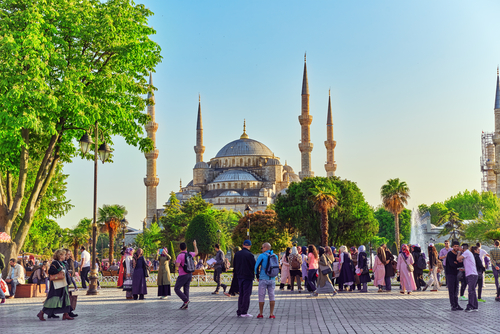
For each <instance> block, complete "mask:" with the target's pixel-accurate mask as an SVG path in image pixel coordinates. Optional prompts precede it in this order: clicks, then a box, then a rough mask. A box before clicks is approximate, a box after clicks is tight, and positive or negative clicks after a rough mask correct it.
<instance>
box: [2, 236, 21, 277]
mask: <svg viewBox="0 0 500 334" xmlns="http://www.w3.org/2000/svg"><path fill="white" fill-rule="evenodd" d="M0 253H2V254H3V255H4V256H5V268H4V269H3V271H2V277H4V278H5V277H6V276H7V274H8V273H9V260H10V259H16V261H17V253H18V248H17V245H16V243H14V242H0Z"/></svg>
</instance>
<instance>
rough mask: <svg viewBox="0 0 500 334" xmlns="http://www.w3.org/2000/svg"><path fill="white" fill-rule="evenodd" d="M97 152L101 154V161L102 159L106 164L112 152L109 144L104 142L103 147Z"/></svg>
mask: <svg viewBox="0 0 500 334" xmlns="http://www.w3.org/2000/svg"><path fill="white" fill-rule="evenodd" d="M97 152H98V153H99V159H101V161H102V163H104V162H105V161H106V160H108V158H109V155H110V153H111V152H112V151H111V149H110V148H109V146H108V144H106V142H104V143H102V144H101V146H99V150H98V151H97Z"/></svg>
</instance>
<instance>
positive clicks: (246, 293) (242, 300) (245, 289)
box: [236, 278, 253, 315]
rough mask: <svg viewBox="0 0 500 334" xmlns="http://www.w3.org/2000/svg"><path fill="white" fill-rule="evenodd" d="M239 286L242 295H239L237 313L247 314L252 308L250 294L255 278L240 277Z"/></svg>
mask: <svg viewBox="0 0 500 334" xmlns="http://www.w3.org/2000/svg"><path fill="white" fill-rule="evenodd" d="M238 287H239V289H240V295H239V296H238V310H237V311H236V314H237V315H242V314H247V313H248V309H249V308H250V295H251V294H252V287H253V280H251V279H246V278H238Z"/></svg>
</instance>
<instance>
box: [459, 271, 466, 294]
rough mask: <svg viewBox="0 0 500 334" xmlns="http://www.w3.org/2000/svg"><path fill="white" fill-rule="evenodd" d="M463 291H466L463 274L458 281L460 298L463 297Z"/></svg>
mask: <svg viewBox="0 0 500 334" xmlns="http://www.w3.org/2000/svg"><path fill="white" fill-rule="evenodd" d="M465 289H467V279H466V277H465V274H463V275H462V279H461V280H460V297H461V296H463V295H464V293H465Z"/></svg>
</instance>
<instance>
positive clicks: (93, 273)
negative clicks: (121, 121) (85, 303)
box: [80, 121, 111, 295]
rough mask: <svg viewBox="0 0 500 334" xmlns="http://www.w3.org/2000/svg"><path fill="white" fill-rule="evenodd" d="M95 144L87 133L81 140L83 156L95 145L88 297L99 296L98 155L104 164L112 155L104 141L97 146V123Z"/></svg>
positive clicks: (97, 125)
mask: <svg viewBox="0 0 500 334" xmlns="http://www.w3.org/2000/svg"><path fill="white" fill-rule="evenodd" d="M94 131H95V143H94V142H92V139H91V138H90V137H89V135H88V134H87V133H85V134H84V135H83V137H82V138H81V139H80V149H81V150H82V153H83V154H87V153H88V152H89V150H90V148H91V146H92V144H94V222H93V224H92V256H91V259H90V261H91V262H90V265H91V270H90V284H89V289H88V290H87V295H97V268H96V263H95V259H96V241H97V240H96V235H97V155H99V158H100V159H101V161H102V163H104V162H105V161H106V160H108V158H109V155H110V153H111V149H110V148H109V146H108V144H106V142H105V141H104V140H103V143H102V144H101V146H99V148H97V145H98V143H99V136H98V135H99V124H98V122H97V121H96V122H95V128H94Z"/></svg>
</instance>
